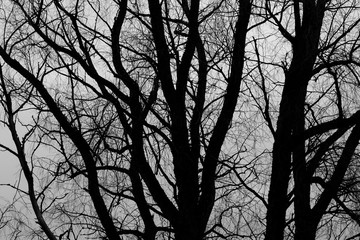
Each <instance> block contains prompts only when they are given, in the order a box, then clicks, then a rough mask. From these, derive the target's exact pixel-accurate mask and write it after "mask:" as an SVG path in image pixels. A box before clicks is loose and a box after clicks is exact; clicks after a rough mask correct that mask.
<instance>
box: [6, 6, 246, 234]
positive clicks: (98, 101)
mask: <svg viewBox="0 0 360 240" xmlns="http://www.w3.org/2000/svg"><path fill="white" fill-rule="evenodd" d="M4 4H6V6H8V7H5V5H4V7H3V17H2V19H3V22H2V24H3V26H4V29H5V30H4V38H3V39H4V40H3V43H2V47H1V49H0V55H1V57H2V60H3V63H4V66H3V68H5V69H8V68H9V67H10V68H12V70H7V71H9V74H8V75H7V76H4V77H3V87H2V93H3V95H4V99H3V103H4V110H5V111H6V117H7V118H6V120H4V122H5V124H6V125H7V126H8V128H9V129H10V131H11V133H12V136H13V139H14V142H15V146H16V150H12V149H9V148H8V150H10V151H11V152H13V153H14V155H15V156H17V157H18V158H19V161H20V163H21V166H22V170H23V174H24V176H25V178H26V180H27V183H28V190H27V191H26V195H28V196H29V198H30V202H31V205H32V208H33V209H34V212H35V215H36V218H37V222H38V224H39V225H40V227H41V229H42V231H43V233H44V234H45V235H46V237H47V238H49V239H58V238H61V237H64V236H68V237H69V236H71V235H73V236H72V237H73V238H75V237H76V236H78V234H80V232H81V231H82V230H81V228H87V229H88V232H87V234H90V235H91V236H92V235H93V236H106V238H108V239H120V237H121V236H125V235H126V236H129V235H130V236H131V235H132V236H134V237H138V238H144V239H155V237H156V236H158V235H161V234H165V235H169V234H170V235H174V236H175V238H176V239H189V238H190V239H202V238H203V237H204V236H205V235H207V234H212V233H211V232H210V233H207V232H206V231H207V230H208V229H209V226H208V225H207V223H208V220H209V218H210V215H211V212H212V209H213V206H214V204H215V202H216V198H217V196H216V188H217V187H219V186H220V185H219V186H216V185H217V179H218V178H220V177H221V174H223V173H221V172H222V171H220V172H218V170H217V167H218V165H219V162H221V161H227V162H228V163H231V164H232V165H234V164H235V165H236V162H235V163H233V161H234V160H232V159H231V158H230V159H227V158H226V159H222V158H223V157H222V156H221V153H222V147H223V145H224V142H225V137H226V134H227V132H228V129H229V127H230V124H231V121H232V117H233V115H234V112H235V108H236V105H237V100H238V95H239V92H240V84H241V82H242V81H241V80H242V78H243V65H244V59H245V58H244V54H245V45H246V34H247V32H248V23H249V19H250V13H251V2H250V1H242V2H240V3H236V2H235V1H234V2H232V1H230V2H228V1H214V2H209V3H206V4H205V3H200V1H192V2H191V4H188V2H187V1H182V2H178V1H168V2H162V3H159V2H157V1H135V2H130V1H127V0H124V1H113V2H111V3H102V2H100V1H76V2H66V1H61V2H60V1H29V2H27V1H8V2H6V3H4ZM212 23H215V24H218V25H219V26H218V29H217V31H213V30H212V26H211V25H212ZM226 28H229V29H228V30H226ZM223 31H227V32H224V33H225V36H220V34H222V33H223ZM213 38H214V39H216V41H215V42H213V41H212V39H213ZM221 40H224V41H225V42H224V43H222V42H220V41H221ZM219 46H221V47H222V49H218V47H219ZM232 46H233V47H232ZM12 72H17V74H14V75H15V76H12ZM20 81H21V82H23V83H24V85H25V86H23V85H20V83H19V84H17V85H20V86H19V88H20V90H19V93H17V92H15V90H14V89H13V87H15V88H16V86H14V85H15V84H14V82H15V83H17V82H20ZM28 88H30V89H28ZM25 94H27V95H26V97H24V98H25V99H26V101H24V103H23V104H20V106H19V107H18V108H17V109H14V108H13V107H12V105H13V103H12V99H14V98H17V97H19V96H21V95H25ZM14 95H16V96H14ZM28 106H31V108H34V111H35V115H36V117H34V120H33V122H32V126H30V127H29V131H28V132H27V133H26V134H25V136H24V140H23V141H22V140H21V139H19V137H18V134H17V129H16V124H15V121H16V118H17V113H18V112H19V111H20V110H22V109H23V108H25V107H26V108H27V107H28ZM35 115H34V116H35ZM30 137H32V140H33V141H35V142H36V144H37V146H44V145H48V146H50V147H52V148H53V151H56V152H58V153H59V155H58V156H56V157H55V159H54V160H51V159H46V161H44V160H43V159H36V153H37V152H39V151H38V148H37V147H36V148H35V149H34V151H33V154H32V155H31V159H27V157H26V150H25V147H24V145H25V144H26V143H27V139H28V138H30ZM3 147H5V148H7V147H6V146H3ZM232 167H233V166H232ZM38 169H41V170H44V171H47V172H48V174H47V175H46V176H48V179H41V183H36V182H35V179H34V177H35V176H39V175H37V174H39V173H38V171H39V170H38ZM49 174H50V175H49ZM56 184H59V185H60V186H61V187H59V188H58V189H57V190H58V191H59V192H58V193H55V192H54V191H55V188H54V185H56ZM38 185H40V190H35V188H36V187H38ZM67 189H69V190H70V192H71V191H72V190H75V189H76V191H80V193H79V192H75V193H69V191H67ZM68 201H71V204H74V203H75V204H74V205H75V207H72V206H70V202H68ZM83 201H91V205H88V204H87V202H85V206H83V208H88V209H89V210H84V209H83V210H82V209H81V207H80V206H81V205H80V204H84V202H83ZM52 212H53V213H54V214H56V215H55V216H56V218H57V219H54V217H51V216H49V213H52ZM59 212H60V213H62V214H61V215H59V217H58V214H59ZM45 215H47V216H45ZM88 215H90V216H88ZM75 217H76V218H78V219H77V220H76V219H75ZM49 218H50V219H53V220H52V221H48V222H47V219H49ZM63 219H65V220H63ZM62 221H63V222H62ZM58 222H60V223H58ZM53 223H54V224H53ZM55 223H57V224H58V225H60V226H61V227H60V228H59V227H58V226H56V224H55ZM214 224H216V223H214ZM77 225H79V227H77ZM76 228H77V230H76V231H78V232H77V233H74V232H73V231H74V229H76ZM57 229H58V230H57ZM92 231H94V232H92ZM40 235H41V234H40Z"/></svg>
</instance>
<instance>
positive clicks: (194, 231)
mask: <svg viewBox="0 0 360 240" xmlns="http://www.w3.org/2000/svg"><path fill="white" fill-rule="evenodd" d="M192 215H193V214H192ZM197 219H198V218H197V217H196V216H194V215H193V216H187V217H185V216H184V217H183V218H182V219H180V220H179V222H178V225H177V226H176V228H175V239H176V240H190V239H191V240H202V239H203V237H204V231H203V230H202V229H201V227H200V226H199V223H200V222H199V221H198V220H197Z"/></svg>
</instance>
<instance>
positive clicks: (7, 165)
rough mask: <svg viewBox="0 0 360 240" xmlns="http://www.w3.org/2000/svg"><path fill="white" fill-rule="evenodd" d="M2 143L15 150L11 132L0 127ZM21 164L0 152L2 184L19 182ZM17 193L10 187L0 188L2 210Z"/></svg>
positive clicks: (12, 157)
mask: <svg viewBox="0 0 360 240" xmlns="http://www.w3.org/2000/svg"><path fill="white" fill-rule="evenodd" d="M0 143H1V144H3V145H6V146H8V147H11V148H12V149H13V146H14V144H13V142H12V139H11V135H10V133H9V131H8V130H7V129H6V127H4V125H0ZM19 172H20V164H19V161H18V160H17V158H16V157H15V156H14V155H13V154H11V153H9V152H7V151H0V184H15V183H16V182H17V181H18V180H19V178H18V177H19ZM14 193H15V191H14V190H13V189H11V188H10V187H8V186H0V208H1V207H2V205H3V204H4V202H3V201H4V200H5V201H11V200H12V198H13V196H14Z"/></svg>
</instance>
